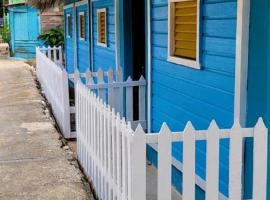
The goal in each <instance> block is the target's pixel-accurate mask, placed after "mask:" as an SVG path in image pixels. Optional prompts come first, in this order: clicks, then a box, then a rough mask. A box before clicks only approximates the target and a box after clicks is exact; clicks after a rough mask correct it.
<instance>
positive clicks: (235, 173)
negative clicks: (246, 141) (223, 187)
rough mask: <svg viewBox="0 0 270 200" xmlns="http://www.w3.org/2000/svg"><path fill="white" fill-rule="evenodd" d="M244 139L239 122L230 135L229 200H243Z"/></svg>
mask: <svg viewBox="0 0 270 200" xmlns="http://www.w3.org/2000/svg"><path fill="white" fill-rule="evenodd" d="M242 158H243V137H242V134H241V126H240V124H239V122H238V121H235V124H234V126H233V128H232V130H231V133H230V161H229V163H230V164H229V199H232V200H234V199H236V200H238V199H242Z"/></svg>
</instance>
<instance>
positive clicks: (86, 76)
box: [85, 68, 92, 85]
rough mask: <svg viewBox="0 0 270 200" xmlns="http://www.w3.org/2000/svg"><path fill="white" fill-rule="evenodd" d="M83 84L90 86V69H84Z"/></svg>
mask: <svg viewBox="0 0 270 200" xmlns="http://www.w3.org/2000/svg"><path fill="white" fill-rule="evenodd" d="M85 83H86V85H89V84H92V72H91V70H90V68H87V69H86V72H85Z"/></svg>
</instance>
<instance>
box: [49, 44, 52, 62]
mask: <svg viewBox="0 0 270 200" xmlns="http://www.w3.org/2000/svg"><path fill="white" fill-rule="evenodd" d="M48 58H49V59H50V60H51V59H52V48H51V47H50V46H49V47H48Z"/></svg>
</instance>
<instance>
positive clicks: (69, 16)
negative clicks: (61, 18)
mask: <svg viewBox="0 0 270 200" xmlns="http://www.w3.org/2000/svg"><path fill="white" fill-rule="evenodd" d="M68 18H69V20H70V21H69V22H70V24H68ZM68 27H69V28H68ZM66 29H67V31H66V33H67V38H71V32H72V31H71V15H70V14H67V15H66ZM68 29H70V33H69V30H68Z"/></svg>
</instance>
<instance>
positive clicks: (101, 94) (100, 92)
mask: <svg viewBox="0 0 270 200" xmlns="http://www.w3.org/2000/svg"><path fill="white" fill-rule="evenodd" d="M97 79H98V84H103V83H104V73H103V71H102V69H99V70H98V77H97ZM98 96H99V97H100V98H101V99H103V101H106V90H105V89H103V88H100V89H98Z"/></svg>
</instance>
